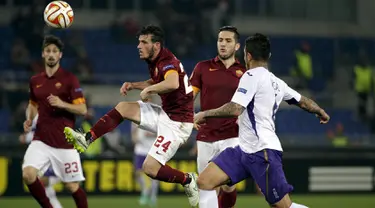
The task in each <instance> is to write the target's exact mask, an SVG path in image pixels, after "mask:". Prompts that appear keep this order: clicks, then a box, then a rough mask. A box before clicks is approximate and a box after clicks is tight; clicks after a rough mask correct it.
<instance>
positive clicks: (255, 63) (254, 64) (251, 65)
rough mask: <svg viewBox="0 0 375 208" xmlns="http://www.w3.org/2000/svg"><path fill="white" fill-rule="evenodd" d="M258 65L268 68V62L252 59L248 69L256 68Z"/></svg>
mask: <svg viewBox="0 0 375 208" xmlns="http://www.w3.org/2000/svg"><path fill="white" fill-rule="evenodd" d="M258 67H263V68H266V69H268V63H267V62H264V61H252V62H251V63H250V67H249V69H254V68H258Z"/></svg>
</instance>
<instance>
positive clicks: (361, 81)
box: [353, 53, 373, 121]
mask: <svg viewBox="0 0 375 208" xmlns="http://www.w3.org/2000/svg"><path fill="white" fill-rule="evenodd" d="M353 74H354V75H353V85H354V86H353V87H354V90H355V92H356V93H357V103H358V104H357V113H358V114H359V117H360V119H361V120H362V121H367V120H368V116H367V112H368V111H367V101H368V98H369V96H370V94H371V92H372V83H373V80H372V79H373V78H372V77H373V74H372V67H371V66H370V63H369V60H368V57H367V55H366V54H365V53H361V54H360V57H359V61H358V62H357V64H356V65H355V66H354V69H353Z"/></svg>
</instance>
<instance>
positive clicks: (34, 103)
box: [29, 100, 38, 106]
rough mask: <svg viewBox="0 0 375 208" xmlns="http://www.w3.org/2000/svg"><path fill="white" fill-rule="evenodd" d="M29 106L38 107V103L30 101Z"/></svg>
mask: <svg viewBox="0 0 375 208" xmlns="http://www.w3.org/2000/svg"><path fill="white" fill-rule="evenodd" d="M29 104H31V105H33V106H38V103H36V102H35V101H33V100H29Z"/></svg>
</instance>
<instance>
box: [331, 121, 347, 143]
mask: <svg viewBox="0 0 375 208" xmlns="http://www.w3.org/2000/svg"><path fill="white" fill-rule="evenodd" d="M327 136H328V139H330V140H331V142H332V145H333V146H334V147H347V146H348V145H349V142H348V137H347V136H346V135H345V133H344V126H343V125H342V124H341V123H338V124H336V129H334V130H329V131H328V133H327Z"/></svg>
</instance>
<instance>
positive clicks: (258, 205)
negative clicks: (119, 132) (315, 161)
mask: <svg viewBox="0 0 375 208" xmlns="http://www.w3.org/2000/svg"><path fill="white" fill-rule="evenodd" d="M60 199H61V202H62V204H63V206H64V208H73V207H75V205H74V202H73V199H71V198H70V197H61V198H60ZM137 200H138V198H137V197H135V196H123V197H121V196H89V207H90V208H103V207H108V208H112V207H113V208H116V207H131V208H137V207H140V206H139V205H138V201H137ZM293 200H294V201H295V202H297V203H298V202H299V203H302V204H305V205H307V206H309V207H310V208H315V207H317V208H353V207H358V208H359V207H360V208H374V207H375V196H373V195H295V196H293ZM0 207H1V208H15V207H27V208H39V206H38V205H37V204H36V202H35V201H34V200H33V199H32V198H31V197H11V198H10V197H8V198H5V197H1V198H0ZM158 207H159V208H164V207H178V208H185V207H186V208H188V207H189V206H188V203H187V198H186V197H184V196H163V197H160V198H159V206H158ZM252 207H254V208H268V206H267V204H265V202H264V201H263V198H262V197H261V196H254V195H252V196H246V195H241V196H239V198H238V200H237V206H236V208H252Z"/></svg>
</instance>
